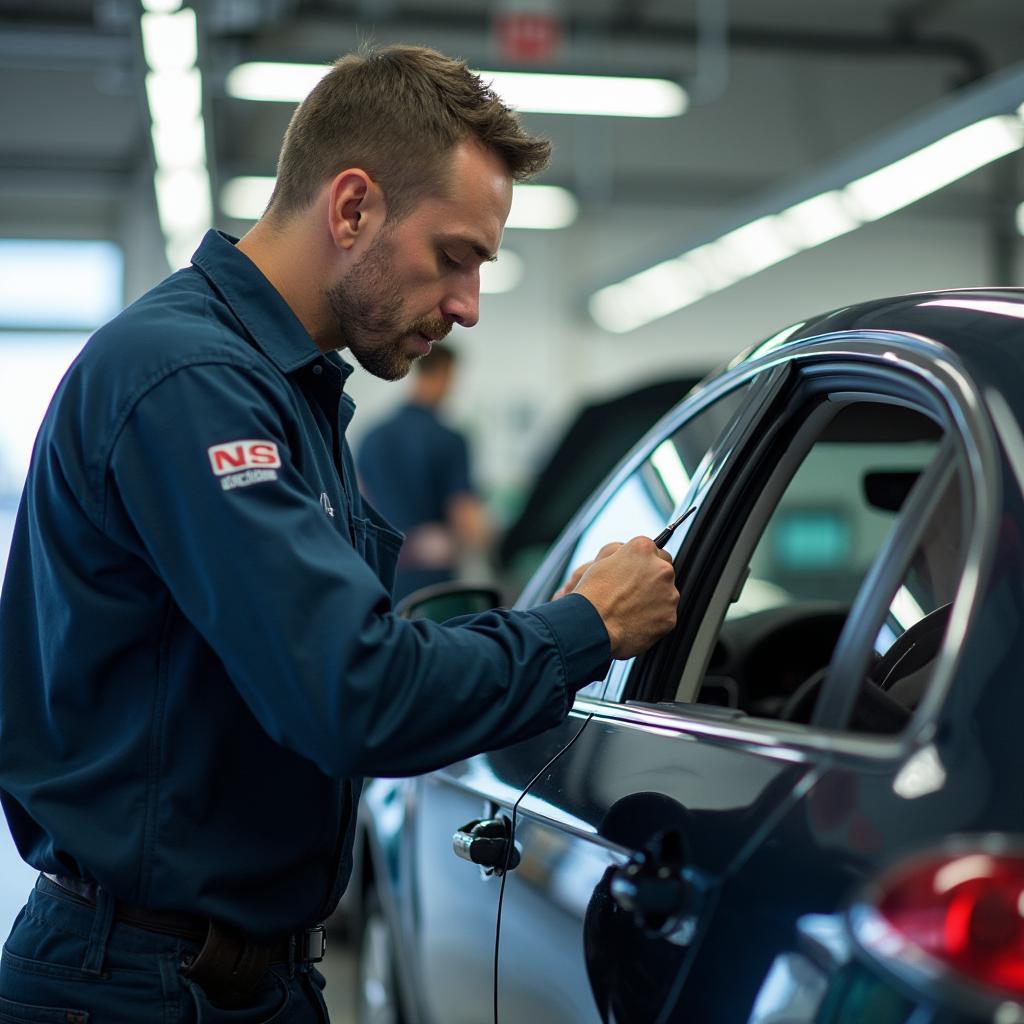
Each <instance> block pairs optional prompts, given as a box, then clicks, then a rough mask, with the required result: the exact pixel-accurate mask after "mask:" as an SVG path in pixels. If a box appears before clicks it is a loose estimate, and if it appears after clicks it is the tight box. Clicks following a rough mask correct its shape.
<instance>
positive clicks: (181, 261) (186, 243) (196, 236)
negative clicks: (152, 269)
mask: <svg viewBox="0 0 1024 1024" xmlns="http://www.w3.org/2000/svg"><path fill="white" fill-rule="evenodd" d="M201 241H202V233H193V232H187V233H183V234H179V235H169V236H168V237H167V241H166V242H165V243H164V255H165V256H166V257H167V265H168V266H169V267H170V268H171V270H179V269H181V268H182V267H187V266H188V265H189V264H190V263H191V262H192V254H193V253H194V252H195V251H196V249H198V248H199V243H200V242H201Z"/></svg>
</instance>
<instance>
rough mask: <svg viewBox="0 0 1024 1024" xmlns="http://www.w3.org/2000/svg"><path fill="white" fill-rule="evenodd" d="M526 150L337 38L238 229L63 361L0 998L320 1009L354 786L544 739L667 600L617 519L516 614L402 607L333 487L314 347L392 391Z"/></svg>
mask: <svg viewBox="0 0 1024 1024" xmlns="http://www.w3.org/2000/svg"><path fill="white" fill-rule="evenodd" d="M547 157H548V145H547V143H546V142H544V141H543V140H539V139H535V138H531V137H530V136H528V135H527V134H526V133H525V132H524V131H523V129H522V127H521V126H520V125H519V123H518V121H517V120H516V118H515V117H514V116H513V115H512V114H511V113H510V112H509V111H508V110H507V108H505V107H504V106H503V105H502V104H501V102H500V101H499V100H498V99H497V98H496V97H495V96H494V95H493V94H492V93H491V92H489V91H488V90H487V89H486V88H485V87H484V86H483V85H482V84H481V83H480V81H479V80H478V79H477V78H476V77H475V76H473V75H472V74H471V73H470V72H469V71H468V70H467V69H466V68H465V66H464V65H462V64H460V63H457V62H454V61H451V60H449V59H447V58H445V57H443V56H441V55H440V54H437V53H434V52H433V51H429V50H425V49H420V48H391V49H386V50H382V51H377V52H369V53H364V54H360V55H353V56H350V57H347V58H345V59H344V60H342V61H340V62H339V63H338V64H337V65H336V66H335V67H334V68H333V69H332V70H331V71H330V72H329V73H328V74H327V75H326V76H325V77H324V78H323V80H322V81H321V82H320V83H319V84H318V85H317V86H316V88H314V89H313V91H312V92H311V93H310V95H309V96H308V97H307V99H306V100H305V101H303V103H302V104H301V105H300V106H299V108H298V109H297V111H296V113H295V115H294V117H293V119H292V121H291V124H290V125H289V128H288V132H287V134H286V136H285V140H284V145H283V148H282V152H281V157H280V162H279V166H278V177H277V186H276V189H275V191H274V195H273V198H272V199H271V202H270V205H269V208H268V210H267V212H266V213H265V215H264V217H263V219H262V220H261V221H260V223H259V224H258V225H257V226H256V227H255V228H254V229H253V230H252V231H251V232H250V233H249V234H248V235H247V236H246V237H245V238H244V239H243V240H242V241H241V242H239V243H237V244H235V242H234V240H232V239H229V238H227V237H226V236H223V235H220V234H217V233H215V232H211V233H209V234H208V235H207V236H206V238H205V239H204V241H203V243H202V245H201V246H200V248H199V249H198V251H197V252H196V254H195V255H194V257H193V260H192V266H190V267H189V268H187V269H184V270H181V271H178V272H177V273H175V274H173V275H172V276H171V277H170V278H168V279H167V280H166V281H164V282H163V283H162V284H160V285H159V286H157V287H156V288H155V289H153V290H152V291H151V292H149V293H148V294H146V295H145V296H143V297H142V298H141V299H139V300H138V301H137V302H135V303H133V304H132V305H131V306H130V307H129V308H128V309H127V310H125V311H124V312H123V313H121V314H120V315H119V316H118V317H116V318H115V319H114V320H113V321H111V322H110V323H109V324H107V325H106V326H105V327H103V328H101V329H100V330H99V331H98V332H97V333H96V334H95V335H94V336H93V338H92V339H91V340H90V341H89V342H88V344H87V345H86V346H85V348H84V350H83V352H82V354H81V355H80V356H79V358H78V359H76V361H75V363H74V364H73V366H72V367H71V369H70V370H69V372H68V374H67V375H66V376H65V378H64V380H63V381H62V382H61V385H60V387H59V388H58V390H57V393H56V395H55V397H54V400H53V402H52V404H51V406H50V409H49V411H48V412H47V415H46V418H45V420H44V422H43V425H42V427H41V428H40V432H39V436H38V439H37V442H36V446H35V449H34V454H33V459H32V464H31V468H30V470H29V476H28V481H27V484H26V489H25V494H24V498H23V501H22V504H21V506H20V509H19V513H18V520H17V525H16V527H15V535H14V540H13V544H12V549H11V556H10V562H9V565H8V571H7V575H6V577H5V581H4V590H3V594H2V596H0V800H2V803H3V808H4V811H5V813H6V816H7V821H8V823H9V825H10V828H11V831H12V834H13V836H14V839H15V842H16V843H17V846H18V849H19V851H20V852H21V854H22V856H23V857H24V858H25V860H26V861H28V862H29V863H30V864H32V865H33V866H34V867H36V868H38V869H39V870H40V871H41V872H42V873H43V874H42V875H41V876H40V879H39V881H38V882H37V885H36V888H35V890H34V891H33V893H32V894H31V896H30V898H29V901H28V904H27V907H26V909H25V910H24V911H23V912H22V914H21V915H19V917H18V919H17V921H16V922H15V925H14V928H13V931H12V933H11V935H10V937H9V938H8V940H7V943H6V946H5V949H4V953H3V961H2V966H0V1018H3V1017H4V1016H6V1017H8V1018H13V1019H15V1020H35V1021H40V1020H58V1019H59V1020H61V1021H67V1022H73V1021H84V1020H85V1019H86V1016H87V1015H88V1017H89V1019H90V1020H95V1021H100V1022H103V1024H122V1022H123V1024H129V1022H130V1024H139V1022H142V1021H147V1022H148V1021H158V1020H176V1021H182V1022H186V1021H196V1020H199V1021H210V1020H214V1019H216V1020H220V1019H232V1020H246V1021H254V1022H255V1021H263V1020H265V1019H269V1018H270V1017H273V1019H274V1020H275V1021H277V1022H278V1024H288V1022H299V1021H315V1020H323V1019H326V1010H325V1009H324V1006H323V1001H322V998H321V996H320V994H319V988H318V984H319V983H320V982H322V978H320V976H319V974H318V973H317V972H316V971H315V969H313V968H312V963H313V962H315V960H316V959H317V953H318V948H319V946H318V939H319V937H320V934H321V933H320V932H319V931H318V930H317V924H318V922H320V921H322V920H323V918H324V917H325V916H326V915H327V914H329V913H330V911H331V910H332V909H333V908H334V906H335V905H336V903H337V901H338V898H339V896H340V894H341V892H342V890H343V889H344V886H345V883H346V881H347V878H348V874H349V871H350V865H351V844H352V835H353V819H354V814H355V809H356V802H357V800H358V796H359V788H360V779H361V777H363V776H366V775H407V774H414V773H418V772H424V771H429V770H431V769H435V768H437V767H439V766H441V765H443V764H446V763H450V762H452V761H455V760H458V759H460V758H465V757H467V756H470V755H472V754H473V753H475V752H478V751H481V750H485V749H492V748H495V747H500V746H503V745H505V744H509V743H513V742H515V741H517V740H521V739H523V738H525V737H528V736H531V735H534V734H537V733H539V732H541V731H543V730H544V729H547V728H549V727H551V726H553V725H555V724H556V723H558V722H560V721H561V720H562V719H563V718H564V716H565V715H566V714H567V712H568V709H569V706H570V703H571V701H572V697H573V694H574V692H575V691H576V690H577V689H579V688H580V687H581V686H583V685H584V684H586V683H587V682H589V681H591V680H593V679H595V678H600V677H601V676H602V674H603V673H604V672H605V671H606V669H607V667H608V663H609V658H611V657H618V658H625V657H629V656H631V655H633V654H636V653H638V652H639V651H641V650H643V649H645V648H647V647H648V646H649V645H650V644H651V643H653V642H654V641H655V640H656V639H657V638H658V637H660V636H662V635H664V634H665V633H666V632H667V631H668V630H669V629H670V628H671V627H672V625H673V624H674V621H675V615H676V605H677V601H678V594H677V592H676V589H675V584H674V573H673V570H672V566H671V564H670V562H669V560H668V556H667V555H664V554H663V553H662V552H659V551H658V550H657V549H656V548H655V546H654V545H653V543H652V542H651V541H650V540H649V539H646V538H635V539H634V540H632V541H629V542H628V543H626V544H625V545H623V546H622V547H620V548H618V549H616V550H615V551H614V552H613V553H611V554H609V555H608V557H605V558H602V559H600V560H598V561H596V562H595V563H594V564H593V565H592V566H591V567H590V569H589V570H588V571H587V572H586V573H585V574H583V575H582V577H581V578H580V580H579V582H578V583H577V584H575V589H574V592H573V593H570V594H568V595H567V596H565V597H562V598H560V599H559V600H554V601H551V602H550V603H548V604H546V605H542V606H540V607H538V608H536V609H532V610H530V611H527V612H510V611H501V610H496V611H493V612H489V613H485V614H483V615H478V616H475V617H473V618H469V619H463V620H460V621H459V622H458V623H455V624H451V625H437V624H434V623H430V622H422V621H421V622H409V621H406V620H403V619H399V618H396V617H395V616H394V615H393V614H392V611H391V600H390V595H389V590H390V584H391V578H392V574H393V569H394V564H395V559H396V556H397V553H398V548H399V544H400V537H399V536H398V535H397V534H396V533H395V531H393V530H392V529H391V528H390V527H389V526H388V525H387V524H386V523H385V522H384V520H383V519H382V518H381V517H380V516H379V515H378V514H377V513H376V512H375V511H374V509H373V508H372V507H370V505H369V504H367V503H366V502H364V501H363V500H362V499H361V498H360V495H359V493H358V491H357V489H356V487H355V483H354V481H355V473H354V467H353V465H352V459H351V455H350V453H349V449H348V446H347V445H346V443H345V436H344V434H345V428H346V426H347V425H348V422H349V420H350V418H351V416H352V412H353V408H354V407H353V404H352V401H351V399H350V398H349V397H348V396H347V395H346V394H345V391H344V383H345V380H346V378H347V377H348V375H349V373H350V371H351V367H350V366H349V365H348V364H347V363H345V362H344V361H343V360H342V359H341V358H340V356H339V355H338V354H337V352H338V350H346V351H347V353H350V354H351V356H352V357H353V358H354V359H355V360H356V361H357V362H359V363H360V364H361V365H362V366H363V367H364V368H365V369H366V370H368V371H369V372H371V373H373V374H375V375H377V376H379V377H383V378H386V379H396V378H399V377H401V376H403V375H404V374H405V373H406V372H407V371H408V369H409V366H410V364H411V363H412V361H413V360H414V359H415V358H417V357H418V356H421V355H424V354H425V353H426V352H427V351H429V349H430V346H431V343H432V342H433V341H435V340H439V339H440V338H442V337H444V336H445V335H446V334H447V333H448V332H449V330H450V329H451V327H452V326H453V325H454V324H461V325H463V326H464V327H472V326H473V325H474V324H475V323H476V321H477V303H478V297H479V270H480V265H481V263H482V262H483V261H485V260H488V259H491V258H492V257H493V255H494V254H495V253H496V252H497V250H498V246H499V244H500V242H501V233H502V229H503V226H504V222H505V219H506V217H507V215H508V211H509V206H510V204H511V195H512V181H513V179H520V178H523V177H528V176H529V175H530V174H532V173H535V172H536V171H537V170H539V169H540V168H541V167H543V166H544V164H545V162H546V160H547ZM211 1006H214V1007H219V1008H224V1009H225V1010H226V1011H229V1012H226V1013H222V1012H221V1011H220V1010H214V1009H211Z"/></svg>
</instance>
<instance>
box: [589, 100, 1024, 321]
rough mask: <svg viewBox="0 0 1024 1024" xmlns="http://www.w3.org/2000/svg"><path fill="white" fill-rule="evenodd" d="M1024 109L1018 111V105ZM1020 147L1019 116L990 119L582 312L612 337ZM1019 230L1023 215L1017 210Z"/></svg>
mask: <svg viewBox="0 0 1024 1024" xmlns="http://www.w3.org/2000/svg"><path fill="white" fill-rule="evenodd" d="M1022 109H1024V108H1022ZM1021 148H1024V123H1022V119H1021V117H1020V116H1014V115H1010V114H997V115H993V116H991V117H987V118H984V119H982V120H980V121H976V122H975V123H973V124H969V125H967V126H965V127H963V128H960V129H958V130H956V131H953V132H950V133H949V134H948V135H946V136H944V137H943V138H940V139H938V140H937V141H935V142H932V143H930V144H928V145H925V146H923V147H921V148H920V149H918V150H916V151H915V152H913V153H911V154H909V155H908V156H905V157H903V158H902V159H899V160H896V161H892V162H890V163H888V164H886V165H885V166H883V167H880V168H878V169H877V170H875V171H872V172H871V173H870V174H866V175H861V176H859V177H856V178H854V179H853V180H852V181H849V182H848V183H847V184H845V185H843V186H842V187H840V188H833V189H829V190H827V191H824V192H821V193H820V194H818V195H814V196H811V198H809V199H804V200H802V201H800V202H798V203H796V204H794V205H792V206H789V207H786V208H784V209H782V210H780V211H779V212H777V213H770V214H767V215H763V216H760V217H757V218H756V219H754V220H752V221H750V222H749V223H747V224H744V225H742V226H740V227H738V228H734V229H733V230H731V231H729V232H727V233H725V234H723V235H721V236H719V237H718V238H715V239H713V240H711V241H710V242H705V243H704V244H702V245H699V246H697V247H695V248H693V249H689V250H687V251H685V252H683V253H682V254H681V255H679V256H676V257H673V258H672V259H669V260H663V261H662V262H660V263H657V264H655V265H654V266H652V267H648V268H647V269H645V270H641V271H640V272H639V273H636V274H632V275H631V276H629V277H627V278H625V279H623V280H622V281H618V282H616V283H615V284H611V285H608V286H607V287H605V288H602V289H600V290H599V291H597V292H595V293H594V294H593V295H591V297H590V299H589V301H588V309H589V311H590V314H591V316H592V317H593V318H594V320H595V321H596V322H597V323H598V324H599V325H600V326H601V327H603V328H604V329H605V330H607V331H611V332H613V333H616V334H621V333H625V332H627V331H632V330H635V329H636V328H637V327H642V326H643V325H644V324H648V323H651V322H652V321H654V320H657V319H660V318H661V317H663V316H667V315H668V314H670V313H675V312H677V311H678V310H680V309H684V308H685V307H687V306H690V305H692V304H693V303H695V302H697V301H698V300H699V299H702V298H704V297H706V296H708V295H711V294H713V293H715V292H717V291H721V290H722V289H723V288H727V287H728V286H729V285H731V284H735V283H736V282H737V281H741V280H743V279H744V278H746V277H750V276H752V275H753V274H756V273H759V272H760V271H761V270H764V269H766V268H768V267H770V266H774V265H775V264H776V263H780V262H781V261H782V260H785V259H788V258H789V257H790V256H794V255H796V254H797V253H799V252H804V251H805V250H807V249H811V248H814V247H816V246H818V245H821V244H823V243H824V242H827V241H830V240H831V239H833V238H838V237H839V236H840V235H844V234H846V233H848V232H850V231H853V230H855V229H856V228H859V227H862V226H863V225H864V224H867V223H870V222H871V221H874V220H878V219H880V218H882V217H886V216H888V215H889V214H892V213H895V212H896V211H897V210H901V209H903V208H904V207H906V206H909V205H910V204H911V203H915V202H917V201H918V200H919V199H923V198H924V197H925V196H927V195H931V194H932V193H933V192H937V191H939V190H940V189H942V188H945V187H946V186H947V185H950V184H951V183H952V182H954V181H957V180H959V179H960V178H962V177H964V176H966V175H967V174H970V173H971V172H972V171H976V170H978V169H979V168H981V167H984V166H986V165H987V164H990V163H992V162H993V161H995V160H998V159H999V158H1000V157H1004V156H1006V155H1008V154H1009V153H1013V152H1016V151H1017V150H1020V149H1021ZM1018 223H1019V224H1021V225H1022V233H1024V215H1022V214H1020V213H1018Z"/></svg>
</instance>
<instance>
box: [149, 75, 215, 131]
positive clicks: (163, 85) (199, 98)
mask: <svg viewBox="0 0 1024 1024" xmlns="http://www.w3.org/2000/svg"><path fill="white" fill-rule="evenodd" d="M146 96H147V98H148V99H149V116H150V118H151V119H152V121H153V123H154V124H161V125H162V124H168V123H169V122H171V121H178V122H181V121H194V120H195V119H196V118H198V117H202V115H203V83H202V79H201V77H200V75H199V68H190V69H189V70H188V71H159V72H157V71H151V72H150V73H149V74H148V75H146Z"/></svg>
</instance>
